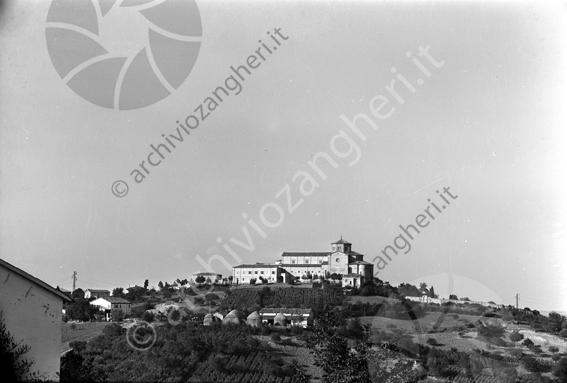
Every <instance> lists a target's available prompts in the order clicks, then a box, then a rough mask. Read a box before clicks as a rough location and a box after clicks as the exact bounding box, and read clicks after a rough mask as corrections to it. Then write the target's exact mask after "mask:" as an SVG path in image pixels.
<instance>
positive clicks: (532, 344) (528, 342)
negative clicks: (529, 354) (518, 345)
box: [522, 338, 534, 348]
mask: <svg viewBox="0 0 567 383" xmlns="http://www.w3.org/2000/svg"><path fill="white" fill-rule="evenodd" d="M522 344H523V345H524V346H526V347H527V348H531V347H533V346H534V342H533V341H532V340H531V339H530V338H526V339H525V340H524V341H523V342H522Z"/></svg>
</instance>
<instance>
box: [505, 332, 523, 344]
mask: <svg viewBox="0 0 567 383" xmlns="http://www.w3.org/2000/svg"><path fill="white" fill-rule="evenodd" d="M508 338H510V340H511V341H512V342H519V341H521V340H522V339H524V334H520V333H519V332H518V330H514V331H512V333H510V335H509V336H508Z"/></svg>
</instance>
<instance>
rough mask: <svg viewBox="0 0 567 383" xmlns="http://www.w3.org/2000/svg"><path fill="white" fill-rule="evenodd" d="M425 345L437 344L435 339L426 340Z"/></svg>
mask: <svg viewBox="0 0 567 383" xmlns="http://www.w3.org/2000/svg"><path fill="white" fill-rule="evenodd" d="M426 343H427V344H429V345H432V346H435V345H436V344H437V340H435V338H427V341H426Z"/></svg>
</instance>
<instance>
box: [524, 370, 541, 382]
mask: <svg viewBox="0 0 567 383" xmlns="http://www.w3.org/2000/svg"><path fill="white" fill-rule="evenodd" d="M522 382H523V383H546V380H545V379H544V378H543V376H541V374H538V373H537V372H532V373H531V374H529V375H526V376H524V379H523V380H522Z"/></svg>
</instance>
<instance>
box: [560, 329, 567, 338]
mask: <svg viewBox="0 0 567 383" xmlns="http://www.w3.org/2000/svg"><path fill="white" fill-rule="evenodd" d="M559 336H560V337H563V338H567V328H564V329H563V330H561V331H559Z"/></svg>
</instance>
